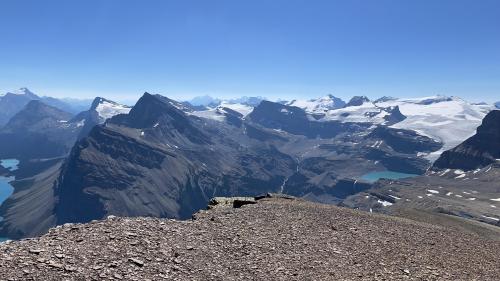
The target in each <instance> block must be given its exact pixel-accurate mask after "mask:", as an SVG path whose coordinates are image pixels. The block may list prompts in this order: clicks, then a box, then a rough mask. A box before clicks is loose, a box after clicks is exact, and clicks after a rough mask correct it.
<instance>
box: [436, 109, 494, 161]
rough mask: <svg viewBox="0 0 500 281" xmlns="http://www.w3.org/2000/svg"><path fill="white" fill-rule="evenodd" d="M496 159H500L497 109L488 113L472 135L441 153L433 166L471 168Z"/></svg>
mask: <svg viewBox="0 0 500 281" xmlns="http://www.w3.org/2000/svg"><path fill="white" fill-rule="evenodd" d="M496 159H500V111H499V110H493V111H491V112H490V113H488V114H487V115H486V117H484V119H483V122H482V124H481V126H479V127H478V128H477V132H476V134H475V135H474V136H472V137H470V138H469V139H467V140H466V141H464V142H463V143H461V144H460V145H458V146H457V147H455V148H453V149H451V150H448V151H445V152H444V153H443V154H441V156H440V157H439V159H438V160H436V162H434V166H433V167H434V168H437V169H440V168H451V169H462V170H472V169H476V168H480V167H484V166H486V165H489V164H491V163H494V162H496Z"/></svg>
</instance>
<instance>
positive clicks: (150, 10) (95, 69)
mask: <svg viewBox="0 0 500 281" xmlns="http://www.w3.org/2000/svg"><path fill="white" fill-rule="evenodd" d="M22 86H26V87H28V88H30V89H32V90H33V91H35V92H37V93H39V94H42V95H52V96H60V97H61V96H70V97H92V96H96V95H103V96H108V97H111V98H115V99H116V98H120V99H129V98H134V97H136V96H138V95H140V94H142V92H144V91H150V92H153V93H162V94H165V95H168V96H171V97H174V98H180V99H182V98H189V97H192V96H196V95H205V94H208V95H212V96H216V97H233V96H241V95H260V96H266V97H269V98H297V97H316V96H322V95H325V94H328V93H332V94H334V95H337V96H340V97H343V98H348V97H350V96H352V95H367V96H369V97H372V98H375V97H378V96H382V95H392V96H398V97H414V96H425V95H433V94H445V95H457V96H461V97H464V98H467V99H470V100H474V101H479V100H485V101H494V100H500V1H498V0H468V1H464V0H413V1H409V0H373V1H371V0H358V1H357V0H346V1H334V0H327V1H313V0H309V1H305V0H304V1H293V0H283V1H281V0H264V1H260V0H249V1H243V0H228V1H217V0H210V1H207V0H200V1H188V0H179V1H168V0H164V1H160V0H158V1H148V0H137V1H126V0H117V1H111V0H94V1H90V0H81V1H66V0H61V1H54V0H45V1H39V0H33V1H24V0H1V1H0V92H5V91H8V90H12V89H15V88H19V87H22Z"/></svg>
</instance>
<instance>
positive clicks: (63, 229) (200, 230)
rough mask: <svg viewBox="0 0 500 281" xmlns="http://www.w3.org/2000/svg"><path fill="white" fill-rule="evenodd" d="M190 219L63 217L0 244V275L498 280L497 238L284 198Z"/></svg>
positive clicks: (222, 202) (223, 201)
mask: <svg viewBox="0 0 500 281" xmlns="http://www.w3.org/2000/svg"><path fill="white" fill-rule="evenodd" d="M211 204H212V205H211V206H210V208H209V209H208V210H206V211H200V212H198V213H196V214H195V215H194V216H193V219H192V220H187V221H179V220H171V219H158V218H118V217H114V216H110V217H108V218H107V219H105V220H102V221H92V222H90V223H87V224H65V225H62V226H58V227H56V228H53V229H51V230H50V231H49V232H48V233H47V234H45V235H44V236H41V237H39V238H35V239H24V240H20V241H15V242H14V241H8V242H5V243H2V244H0V279H1V280H498V276H500V242H498V241H493V240H487V239H484V238H480V237H479V236H476V235H473V234H467V233H461V232H459V231H456V230H454V229H447V228H443V227H439V226H436V225H432V224H426V223H420V222H415V221H412V220H407V219H402V218H396V217H388V216H385V215H381V214H370V213H366V212H360V211H357V210H351V209H347V208H340V207H336V206H332V205H322V204H317V203H311V202H306V201H302V200H300V199H295V198H293V197H290V196H286V197H281V196H270V195H268V196H263V197H257V198H247V197H240V198H236V199H234V200H232V199H230V198H216V199H214V200H212V201H211Z"/></svg>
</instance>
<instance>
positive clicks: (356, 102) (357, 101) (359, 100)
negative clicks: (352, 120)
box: [345, 96, 370, 107]
mask: <svg viewBox="0 0 500 281" xmlns="http://www.w3.org/2000/svg"><path fill="white" fill-rule="evenodd" d="M369 101H370V99H369V98H367V97H365V96H354V97H352V98H351V100H350V101H349V102H348V103H347V104H346V105H345V107H349V106H360V105H362V104H363V103H365V102H369Z"/></svg>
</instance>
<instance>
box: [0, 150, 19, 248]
mask: <svg viewBox="0 0 500 281" xmlns="http://www.w3.org/2000/svg"><path fill="white" fill-rule="evenodd" d="M0 165H1V166H2V167H4V168H6V169H8V170H9V171H15V170H17V168H18V165H19V160H17V159H2V160H0ZM14 179H15V177H2V176H0V205H1V204H2V203H3V201H5V200H6V199H7V198H9V196H10V195H11V194H12V192H13V191H14V187H12V185H10V182H11V181H13V180H14ZM1 220H2V217H0V221H1ZM5 240H8V239H7V238H4V237H0V242H2V241H5Z"/></svg>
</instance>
